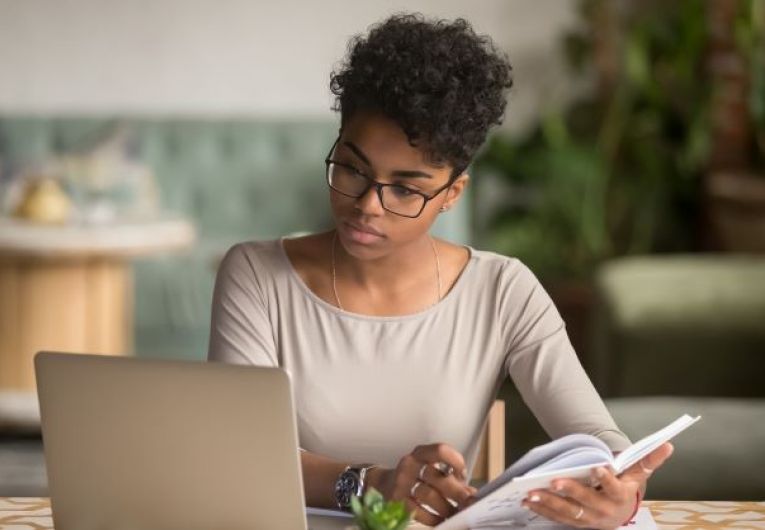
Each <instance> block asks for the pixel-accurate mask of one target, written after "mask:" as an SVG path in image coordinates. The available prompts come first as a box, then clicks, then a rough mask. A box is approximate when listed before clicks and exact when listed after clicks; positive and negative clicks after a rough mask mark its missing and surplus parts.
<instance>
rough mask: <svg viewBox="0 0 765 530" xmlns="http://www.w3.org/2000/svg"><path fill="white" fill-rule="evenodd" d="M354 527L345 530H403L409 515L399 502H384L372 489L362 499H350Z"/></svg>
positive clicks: (378, 493) (407, 522)
mask: <svg viewBox="0 0 765 530" xmlns="http://www.w3.org/2000/svg"><path fill="white" fill-rule="evenodd" d="M351 510H352V511H353V515H354V519H355V522H356V525H355V526H353V527H349V528H348V529H347V530H404V528H406V527H407V525H408V524H409V520H410V519H411V514H410V513H409V511H408V510H407V509H406V506H405V505H404V503H403V502H401V501H386V500H385V499H384V498H383V496H382V494H381V493H380V492H379V491H377V490H376V489H374V488H370V489H369V491H367V492H366V494H364V498H363V499H360V498H359V497H353V498H351Z"/></svg>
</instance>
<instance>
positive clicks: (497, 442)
mask: <svg viewBox="0 0 765 530" xmlns="http://www.w3.org/2000/svg"><path fill="white" fill-rule="evenodd" d="M480 447H481V448H480V450H479V452H478V458H477V459H476V462H475V466H474V468H473V477H472V480H474V481H481V482H488V481H490V480H494V479H495V478H497V476H499V475H500V474H501V473H502V472H503V471H504V470H505V402H504V401H501V400H499V399H498V400H496V401H495V402H494V404H493V405H492V406H491V409H489V417H488V419H487V421H486V428H485V429H484V432H483V436H482V437H481V446H480Z"/></svg>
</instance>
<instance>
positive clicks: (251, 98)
mask: <svg viewBox="0 0 765 530" xmlns="http://www.w3.org/2000/svg"><path fill="white" fill-rule="evenodd" d="M402 10H408V11H421V12H423V13H425V14H430V15H434V16H439V17H444V18H454V17H458V16H462V17H465V18H467V19H468V20H469V21H470V22H471V23H472V24H473V25H474V27H475V29H476V30H477V31H478V32H480V33H487V34H489V35H490V36H491V37H492V38H493V39H494V40H495V42H496V43H497V44H498V45H499V46H500V47H501V48H502V49H503V50H505V51H506V52H508V54H509V55H510V57H511V60H512V62H513V67H514V69H515V71H516V75H517V80H518V81H517V84H516V88H515V89H514V91H513V96H512V98H513V102H512V104H511V107H510V108H511V111H510V114H509V119H507V121H506V125H507V127H509V128H515V129H517V128H520V127H522V126H523V125H524V124H526V125H528V124H529V123H530V122H531V120H533V118H534V116H535V115H536V113H537V111H538V109H539V108H540V106H543V105H544V106H547V105H550V104H551V103H553V102H555V101H559V100H561V99H565V98H566V97H567V95H568V94H569V92H570V90H571V87H570V86H569V83H568V82H567V79H566V70H565V68H564V67H563V60H562V58H561V57H560V54H559V53H558V50H557V46H558V42H557V38H558V35H559V33H560V32H561V30H562V28H565V27H566V26H569V25H571V24H573V23H575V22H576V18H575V14H574V4H572V3H571V2H566V1H564V2H559V1H556V0H518V1H512V2H507V1H504V0H484V1H481V2H478V3H468V2H463V1H459V0H446V1H438V0H417V1H412V2H392V1H373V2H346V1H342V0H328V1H325V2H321V4H317V3H316V2H312V1H310V0H302V1H301V0H291V1H285V2H265V1H246V0H224V1H222V2H211V1H199V0H192V1H183V0H161V1H158V2H152V1H146V0H139V1H136V2H99V1H96V0H91V1H89V0H65V1H61V2H49V1H37V2H17V1H13V0H0V15H1V16H0V71H2V72H3V83H2V84H0V111H2V112H25V113H27V112H31V113H67V114H71V113H78V114H80V113H89V114H90V113H143V114H146V113H159V114H207V115H210V114H215V115H220V114H224V115H236V116H241V115H248V116H279V117H293V118H294V117H301V118H306V117H314V118H327V117H328V116H329V115H330V113H329V111H328V109H329V107H330V105H331V104H332V98H331V97H330V96H331V94H330V92H329V89H328V84H329V72H330V71H331V70H332V68H333V66H335V65H336V63H338V61H340V60H341V59H342V57H343V56H344V54H345V50H346V45H347V42H348V40H349V38H350V37H352V36H353V35H355V34H358V33H363V32H364V31H365V30H366V29H367V28H368V26H370V25H371V24H373V23H375V22H377V21H379V20H381V19H383V18H384V17H385V16H387V15H389V14H391V13H394V12H397V11H402Z"/></svg>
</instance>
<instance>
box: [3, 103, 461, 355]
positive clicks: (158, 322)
mask: <svg viewBox="0 0 765 530" xmlns="http://www.w3.org/2000/svg"><path fill="white" fill-rule="evenodd" d="M117 127H126V128H127V131H128V136H129V139H130V141H129V151H130V154H131V155H133V156H135V158H137V159H138V160H140V161H142V162H144V163H146V164H148V165H150V166H151V167H152V168H153V169H154V171H155V173H156V176H157V180H158V183H159V187H160V190H161V199H162V204H163V207H164V208H166V209H169V210H172V211H174V212H179V213H182V214H184V215H186V216H188V217H190V218H191V219H193V220H194V221H195V223H196V225H197V229H198V231H199V236H200V237H199V243H198V244H197V245H196V247H195V248H194V249H193V250H192V251H190V252H188V253H186V254H184V255H182V256H177V255H176V256H160V257H155V258H151V259H146V260H142V261H140V262H138V263H136V287H135V303H136V315H135V322H136V351H137V352H138V353H139V354H140V355H149V356H163V357H181V358H203V357H204V356H205V354H206V350H207V337H208V326H209V317H210V299H211V294H212V287H213V281H214V268H215V264H216V263H217V260H218V259H219V258H220V256H221V255H222V253H223V252H225V250H226V249H227V248H228V247H229V246H230V245H231V244H233V243H235V242H237V241H242V240H246V239H263V238H275V237H278V236H281V235H286V234H290V233H294V232H299V231H316V230H320V229H322V228H325V227H328V226H330V224H331V223H330V217H329V210H328V206H327V188H326V184H325V182H324V158H325V156H326V154H327V151H328V149H329V148H330V146H331V145H332V142H333V141H334V139H335V135H336V134H337V123H336V122H335V121H332V120H327V121H292V122H289V121H266V120H255V119H251V120H244V119H242V120H236V119H212V118H211V119H185V118H163V117H145V118H144V117H138V118H120V117H82V118H80V117H35V116H0V163H1V164H2V166H0V176H4V178H6V179H8V178H9V176H10V175H12V174H15V173H16V172H17V171H18V170H20V169H23V168H24V167H29V166H30V165H32V164H35V163H40V162H43V161H44V160H46V159H47V158H48V157H49V156H51V155H52V154H54V153H63V152H72V151H79V150H82V149H87V148H89V147H92V146H93V145H94V144H95V143H97V142H98V140H99V139H102V138H105V137H108V136H109V135H110V134H112V133H113V132H114V131H115V129H116V128H117ZM0 182H2V181H0ZM468 208H469V204H468V201H461V203H460V206H459V207H457V208H455V209H454V210H452V211H451V212H449V213H448V214H445V215H442V216H441V217H440V218H439V220H438V222H437V223H436V226H435V228H434V233H435V234H437V235H439V236H441V237H445V238H447V239H450V240H452V241H455V242H458V243H467V242H468V234H469V229H468V219H469V215H468Z"/></svg>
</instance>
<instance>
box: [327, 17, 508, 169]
mask: <svg viewBox="0 0 765 530" xmlns="http://www.w3.org/2000/svg"><path fill="white" fill-rule="evenodd" d="M512 84H513V80H512V67H511V66H510V63H509V61H508V59H507V57H506V55H505V54H504V53H501V52H500V51H498V50H497V48H496V47H495V45H494V43H493V42H492V40H491V39H490V38H489V37H488V36H479V35H476V33H475V32H474V31H473V28H472V27H471V25H470V23H469V22H467V21H466V20H464V19H462V18H458V19H456V20H454V21H448V20H429V19H426V18H425V17H424V16H423V15H422V14H420V13H414V14H397V15H393V16H391V17H390V18H388V19H387V20H385V21H383V22H381V23H379V24H377V25H375V26H373V27H372V28H371V30H370V32H369V35H368V36H367V37H366V38H365V37H364V36H361V35H357V36H355V37H353V38H352V39H351V41H350V42H349V43H348V55H347V57H346V58H345V61H344V63H343V64H342V66H341V68H340V70H339V71H335V72H332V74H331V75H330V89H331V90H332V93H333V94H334V95H335V96H336V98H335V105H334V106H333V108H332V110H335V111H340V115H341V126H342V125H345V124H346V123H347V122H348V120H349V119H350V118H351V117H352V116H353V115H354V113H355V112H356V111H359V110H371V111H378V112H381V113H382V114H383V115H385V116H387V117H388V118H390V119H392V120H394V121H395V122H396V123H397V124H398V125H399V126H400V127H401V128H402V129H403V130H404V132H405V133H406V135H407V137H408V139H409V143H410V144H411V145H412V146H419V147H422V148H423V149H424V151H425V153H426V156H427V157H428V159H429V160H430V161H431V162H432V163H434V164H437V165H440V164H444V163H447V164H449V165H451V167H453V168H454V171H453V173H452V180H453V179H455V178H456V177H457V176H459V175H460V174H461V173H462V172H463V171H464V170H465V169H467V167H468V165H469V164H470V162H471V160H472V159H473V157H474V156H475V154H476V152H477V151H478V149H479V148H480V147H481V145H482V144H483V142H484V141H485V140H486V135H487V133H488V131H489V128H490V127H492V126H493V125H498V124H500V123H502V119H503V115H504V112H505V107H506V105H507V99H506V93H505V92H506V90H508V89H510V87H511V86H512Z"/></svg>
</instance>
